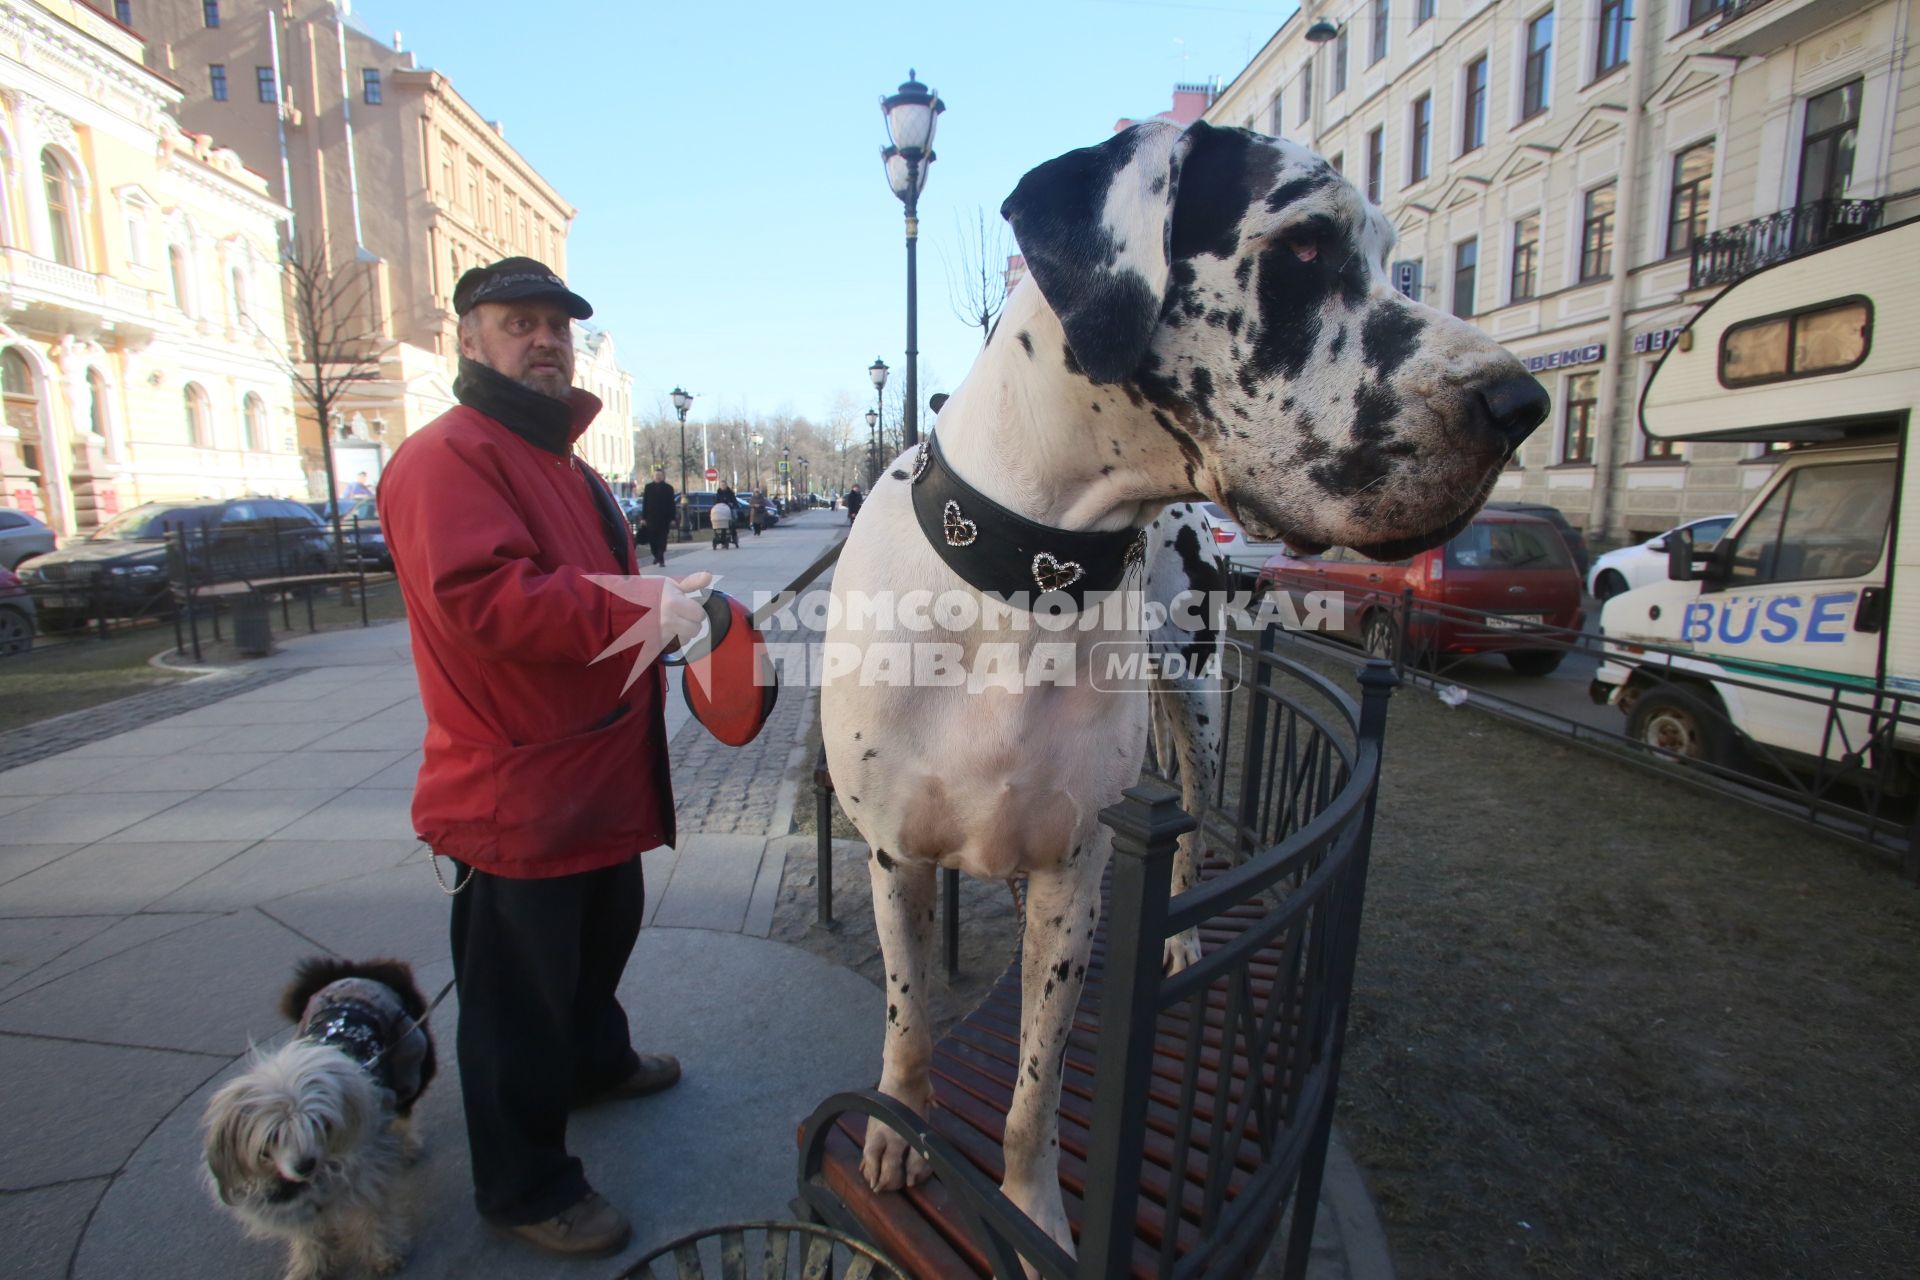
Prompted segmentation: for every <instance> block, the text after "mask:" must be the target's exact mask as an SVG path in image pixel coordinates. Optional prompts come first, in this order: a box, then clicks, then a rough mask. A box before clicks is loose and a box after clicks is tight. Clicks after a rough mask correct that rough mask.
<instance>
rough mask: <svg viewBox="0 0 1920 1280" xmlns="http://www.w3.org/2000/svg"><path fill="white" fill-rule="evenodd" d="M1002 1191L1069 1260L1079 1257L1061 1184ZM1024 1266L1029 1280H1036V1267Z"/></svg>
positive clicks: (1013, 1188) (1004, 1188) (1025, 1264)
mask: <svg viewBox="0 0 1920 1280" xmlns="http://www.w3.org/2000/svg"><path fill="white" fill-rule="evenodd" d="M1001 1190H1002V1191H1004V1192H1006V1195H1007V1199H1009V1200H1011V1201H1013V1203H1014V1207H1016V1208H1017V1209H1019V1210H1020V1212H1022V1213H1024V1214H1026V1215H1027V1216H1028V1217H1029V1218H1031V1219H1033V1225H1034V1226H1036V1227H1039V1228H1040V1229H1041V1230H1042V1231H1044V1232H1046V1233H1047V1235H1049V1236H1051V1237H1052V1238H1053V1242H1054V1243H1055V1244H1057V1245H1059V1246H1060V1247H1061V1248H1062V1249H1065V1250H1066V1251H1067V1256H1068V1257H1069V1258H1071V1257H1075V1256H1077V1255H1076V1253H1075V1251H1074V1247H1073V1228H1072V1226H1071V1225H1070V1224H1069V1223H1068V1222H1067V1206H1066V1202H1065V1201H1063V1200H1062V1199H1061V1198H1060V1184H1059V1183H1058V1182H1055V1183H1054V1184H1053V1185H1052V1186H1043V1187H1038V1188H1035V1189H1034V1190H1031V1191H1028V1190H1024V1189H1022V1188H1018V1187H1015V1186H1014V1185H1013V1184H1011V1183H1008V1184H1007V1185H1005V1186H1003V1187H1001ZM1021 1265H1022V1267H1024V1268H1025V1270H1026V1273H1027V1276H1028V1280H1036V1277H1037V1276H1038V1275H1039V1273H1038V1272H1037V1271H1035V1270H1034V1269H1033V1266H1032V1264H1030V1263H1024V1262H1023V1263H1022V1264H1021Z"/></svg>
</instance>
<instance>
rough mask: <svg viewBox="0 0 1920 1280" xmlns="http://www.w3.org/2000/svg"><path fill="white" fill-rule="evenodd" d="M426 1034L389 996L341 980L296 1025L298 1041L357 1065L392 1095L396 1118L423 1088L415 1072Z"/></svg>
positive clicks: (374, 987) (309, 1005) (370, 986)
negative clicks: (321, 1047) (326, 1049)
mask: <svg viewBox="0 0 1920 1280" xmlns="http://www.w3.org/2000/svg"><path fill="white" fill-rule="evenodd" d="M383 995H384V996H385V997H386V998H384V999H383V998H382V996H383ZM426 1034H427V1033H426V1032H425V1031H423V1030H422V1029H421V1028H420V1026H419V1025H418V1024H417V1023H416V1022H415V1021H414V1019H412V1018H410V1017H408V1016H407V1011H406V1010H405V1009H404V1008H402V1007H401V1005H400V1003H399V1001H398V1000H396V999H394V998H393V997H392V995H391V993H388V992H386V991H385V988H382V987H379V986H378V984H375V983H372V982H369V981H366V980H364V979H360V978H343V979H341V980H340V981H339V982H335V983H332V984H331V985H329V986H325V987H322V988H321V989H320V990H319V991H317V992H315V993H314V996H313V999H311V1000H309V1001H308V1002H307V1008H306V1012H305V1015H304V1017H303V1018H302V1019H301V1023H300V1038H301V1039H303V1040H310V1041H312V1042H313V1043H315V1044H323V1045H326V1046H327V1047H329V1048H331V1049H335V1050H338V1051H339V1052H341V1053H343V1054H345V1055H346V1056H347V1057H349V1058H352V1059H353V1060H354V1061H355V1062H357V1063H359V1064H360V1065H361V1066H362V1067H364V1068H365V1069H366V1071H367V1073H368V1074H369V1075H371V1076H372V1077H373V1078H374V1081H375V1082H376V1083H377V1084H379V1086H380V1087H381V1088H383V1089H386V1090H388V1091H389V1092H391V1093H392V1094H393V1096H394V1110H395V1111H397V1112H399V1113H400V1114H401V1115H405V1114H406V1113H407V1109H408V1108H409V1107H411V1106H412V1105H413V1101H414V1099H415V1098H417V1097H419V1096H420V1092H421V1090H422V1089H423V1088H424V1087H425V1082H424V1081H422V1080H421V1079H420V1066H421V1059H422V1058H423V1057H424V1055H425V1051H426Z"/></svg>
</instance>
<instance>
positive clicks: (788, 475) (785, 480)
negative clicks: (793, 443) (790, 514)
mask: <svg viewBox="0 0 1920 1280" xmlns="http://www.w3.org/2000/svg"><path fill="white" fill-rule="evenodd" d="M780 487H781V488H782V489H784V490H785V491H786V493H785V497H786V500H787V505H789V506H791V505H793V450H792V449H791V448H790V447H789V446H787V445H784V444H783V445H781V446H780Z"/></svg>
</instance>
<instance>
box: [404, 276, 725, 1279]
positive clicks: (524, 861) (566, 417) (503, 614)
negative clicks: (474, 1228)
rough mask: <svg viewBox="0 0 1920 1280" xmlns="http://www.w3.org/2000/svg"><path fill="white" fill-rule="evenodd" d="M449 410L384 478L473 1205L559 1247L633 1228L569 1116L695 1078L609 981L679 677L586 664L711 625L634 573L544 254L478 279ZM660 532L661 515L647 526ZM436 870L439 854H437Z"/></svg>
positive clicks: (663, 788) (670, 825)
mask: <svg viewBox="0 0 1920 1280" xmlns="http://www.w3.org/2000/svg"><path fill="white" fill-rule="evenodd" d="M453 304H454V308H453V309H454V312H455V314H456V315H458V316H459V318H460V323H459V338H460V364H459V374H458V376H457V377H456V378H455V380H454V395H455V397H456V398H457V399H458V400H459V401H460V403H459V405H458V406H457V407H455V408H453V409H451V410H449V411H448V412H446V413H444V414H442V415H441V416H440V417H439V418H437V419H435V420H434V421H433V422H431V423H429V424H428V425H427V426H426V427H424V428H423V429H422V430H420V431H418V432H416V433H414V434H413V435H412V436H410V437H409V438H408V439H407V441H406V442H405V443H403V444H402V445H401V446H400V448H399V449H398V450H397V451H396V452H395V454H394V457H393V460H392V462H391V463H390V464H388V466H387V468H386V472H385V475H384V476H383V479H382V483H381V485H380V490H379V503H380V515H381V525H382V527H383V529H384V531H385V533H386V537H387V543H388V546H389V547H390V548H391V549H392V553H393V559H394V566H395V569H396V571H397V573H398V575H399V579H400V588H401V592H402V595H403V596H404V598H405V601H406V607H407V620H408V623H409V626H410V628H411V631H412V643H413V653H414V666H415V669H416V670H417V672H418V674H419V678H420V695H421V702H422V703H423V704H424V706H425V709H426V713H427V735H426V746H425V759H424V762H423V763H422V764H421V767H420V776H419V780H418V783H417V785H416V787H415V790H414V797H413V822H414V829H415V830H416V831H417V832H418V833H419V835H420V838H421V839H422V840H423V841H425V842H426V843H427V845H428V847H429V848H430V849H431V850H433V852H434V853H435V854H437V855H444V856H446V857H447V858H448V859H450V860H451V862H452V866H453V873H454V879H453V880H452V882H451V885H452V891H453V910H452V922H451V940H452V949H453V967H454V977H455V980H456V981H457V983H458V985H459V992H460V1017H459V1027H458V1031H457V1033H456V1046H457V1052H458V1057H459V1063H460V1085H461V1093H462V1100H463V1104H464V1107H465V1112H466V1121H467V1144H468V1148H469V1151H470V1153H471V1156H472V1170H473V1185H474V1201H475V1203H476V1205H477V1207H478V1208H479V1211H480V1216H481V1217H482V1218H483V1219H485V1220H486V1221H487V1222H489V1223H491V1224H494V1225H496V1226H498V1227H501V1228H504V1229H506V1230H509V1231H511V1232H513V1233H514V1234H516V1235H518V1236H520V1237H522V1238H523V1239H525V1240H527V1241H529V1242H530V1243H532V1244H534V1245H536V1246H538V1247H540V1248H543V1249H546V1250H550V1251H552V1252H555V1253H561V1254H575V1255H603V1254H608V1253H613V1252H617V1251H618V1250H619V1249H621V1248H622V1247H624V1246H625V1244H626V1242H627V1240H628V1237H629V1235H630V1234H631V1229H630V1227H629V1225H628V1222H627V1219H626V1217H625V1216H624V1215H623V1214H622V1213H621V1212H620V1211H619V1210H618V1209H616V1208H614V1207H613V1206H612V1205H611V1204H609V1203H608V1202H607V1201H606V1200H605V1199H604V1198H602V1197H601V1196H600V1195H599V1194H597V1193H596V1192H595V1191H594V1190H593V1188H592V1186H591V1185H590V1184H589V1183H588V1181H587V1178H586V1173H585V1171H584V1170H583V1169H582V1167H581V1164H580V1161H579V1160H578V1159H577V1158H575V1157H574V1156H572V1155H570V1154H569V1153H568V1151H567V1140H566V1139H567V1114H568V1112H569V1111H570V1110H572V1109H574V1108H575V1107H578V1106H582V1105H585V1104H587V1103H589V1102H596V1101H601V1100H606V1099H618V1098H636V1097H640V1096H642V1095H645V1094H650V1093H654V1092H656V1091H658V1090H661V1089H664V1088H667V1087H669V1086H671V1085H673V1084H674V1083H675V1082H677V1081H678V1080H679V1078H680V1064H679V1062H678V1061H677V1060H676V1059H674V1058H673V1057H672V1056H671V1055H669V1054H665V1053H657V1052H654V1053H637V1052H635V1050H634V1048H633V1045H632V1043H631V1039H630V1034H629V1027H628V1022H627V1015H626V1012H625V1010H623V1009H622V1008H621V1006H620V1002H619V1000H618V999H617V998H616V995H615V992H616V989H617V987H618V985H619V982H620V978H621V974H622V973H623V971H624V970H625V968H626V964H627V957H628V955H629V954H630V953H631V952H632V949H633V944H634V941H635V939H636V937H637V936H638V934H639V929H640V920H641V914H642V908H643V906H644V904H645V894H646V888H645V884H644V882H643V880H642V877H641V864H640V854H641V853H642V852H644V851H646V850H648V849H653V848H656V847H658V846H660V845H663V844H671V843H673V840H674V813H673V787H672V781H671V777H670V775H669V772H668V764H667V737H666V720H665V714H664V708H665V698H666V676H665V673H664V672H663V671H662V670H660V669H659V667H658V665H657V664H656V665H655V667H654V669H653V670H651V671H641V672H639V673H638V679H636V680H635V681H634V682H633V685H632V687H631V689H624V688H623V685H624V684H625V682H626V681H627V679H628V673H627V671H626V670H625V669H624V667H625V664H624V663H621V662H608V663H601V664H598V665H596V664H595V659H596V658H597V657H598V656H599V655H600V654H601V653H602V652H603V651H604V650H605V649H606V648H607V647H608V646H609V645H610V644H612V643H613V642H614V641H615V640H616V639H618V638H620V637H621V636H623V635H625V634H627V632H628V631H629V629H630V628H633V627H634V626H635V625H636V624H644V626H645V627H646V628H652V627H658V628H660V631H659V632H656V633H655V634H656V635H662V636H671V637H679V636H686V635H691V634H692V633H693V632H694V631H695V630H697V629H698V627H699V625H700V622H701V619H702V616H703V613H702V609H701V606H700V605H699V604H698V603H697V602H696V601H695V600H694V599H692V598H691V597H690V596H689V595H688V594H687V593H688V592H690V591H697V590H699V589H700V588H702V587H704V586H705V585H706V584H707V582H708V581H709V580H710V577H709V575H707V574H704V573H700V574H693V575H691V576H689V577H687V578H683V579H681V580H680V581H679V582H678V583H675V582H673V581H672V580H671V579H668V578H664V577H648V578H632V577H626V578H625V582H626V583H628V584H638V585H635V586H634V589H633V591H632V592H631V593H624V592H623V594H618V595H616V594H614V592H612V591H610V590H606V589H603V587H602V586H601V585H599V584H598V583H596V582H594V581H592V580H590V575H631V574H633V573H634V572H635V570H634V563H633V562H634V558H635V557H634V544H633V539H632V535H631V534H630V532H629V531H628V529H627V526H626V522H625V521H624V519H623V518H622V517H621V515H620V510H619V507H618V506H617V504H615V502H614V500H613V495H612V493H611V492H610V491H609V490H608V489H607V486H606V482H605V481H604V480H602V479H601V478H600V476H599V475H598V474H597V473H595V472H594V470H593V469H592V468H591V467H589V466H587V465H586V464H585V463H583V462H582V461H581V460H580V459H579V458H578V457H576V456H575V455H574V453H573V445H574V442H575V441H576V440H578V439H579V437H580V436H581V435H582V434H583V433H584V432H585V431H586V429H587V426H588V424H589V423H591V422H592V420H593V418H594V417H595V415H596V414H598V412H599V411H600V408H601V404H600V400H599V398H598V397H596V396H594V395H592V394H590V393H588V392H586V391H583V390H580V389H579V388H576V387H574V386H573V385H572V383H573V335H572V331H571V325H572V322H573V321H574V320H584V319H586V318H587V317H589V316H590V315H592V314H593V310H592V308H591V307H590V306H588V305H587V302H586V300H585V299H583V298H582V297H580V296H579V295H578V294H576V293H574V292H572V291H571V290H569V289H568V288H567V286H566V284H565V283H564V282H563V281H562V280H561V279H560V277H559V276H557V275H555V274H554V273H553V272H552V271H550V270H548V269H547V267H545V266H544V265H542V264H541V263H539V262H536V261H534V260H533V259H531V258H505V259H502V260H501V261H499V262H495V263H493V264H492V265H490V266H485V267H476V268H474V269H473V270H470V271H468V272H467V273H466V274H465V275H463V276H462V277H461V278H460V280H459V283H458V284H457V285H456V287H455V289H454V293H453ZM653 527H655V526H654V525H653V524H652V522H651V521H649V528H650V530H651V529H652V528H653ZM438 869H439V868H438V864H437V863H436V864H435V870H436V874H437V873H438Z"/></svg>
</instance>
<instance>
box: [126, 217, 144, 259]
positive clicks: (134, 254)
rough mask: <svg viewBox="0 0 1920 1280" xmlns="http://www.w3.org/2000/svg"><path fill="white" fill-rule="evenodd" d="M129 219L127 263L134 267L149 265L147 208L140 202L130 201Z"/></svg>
mask: <svg viewBox="0 0 1920 1280" xmlns="http://www.w3.org/2000/svg"><path fill="white" fill-rule="evenodd" d="M126 219H127V264H128V265H129V266H134V267H145V266H146V265H147V208H146V206H145V205H143V204H140V203H138V202H133V201H130V202H129V203H128V204H127V206H126Z"/></svg>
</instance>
